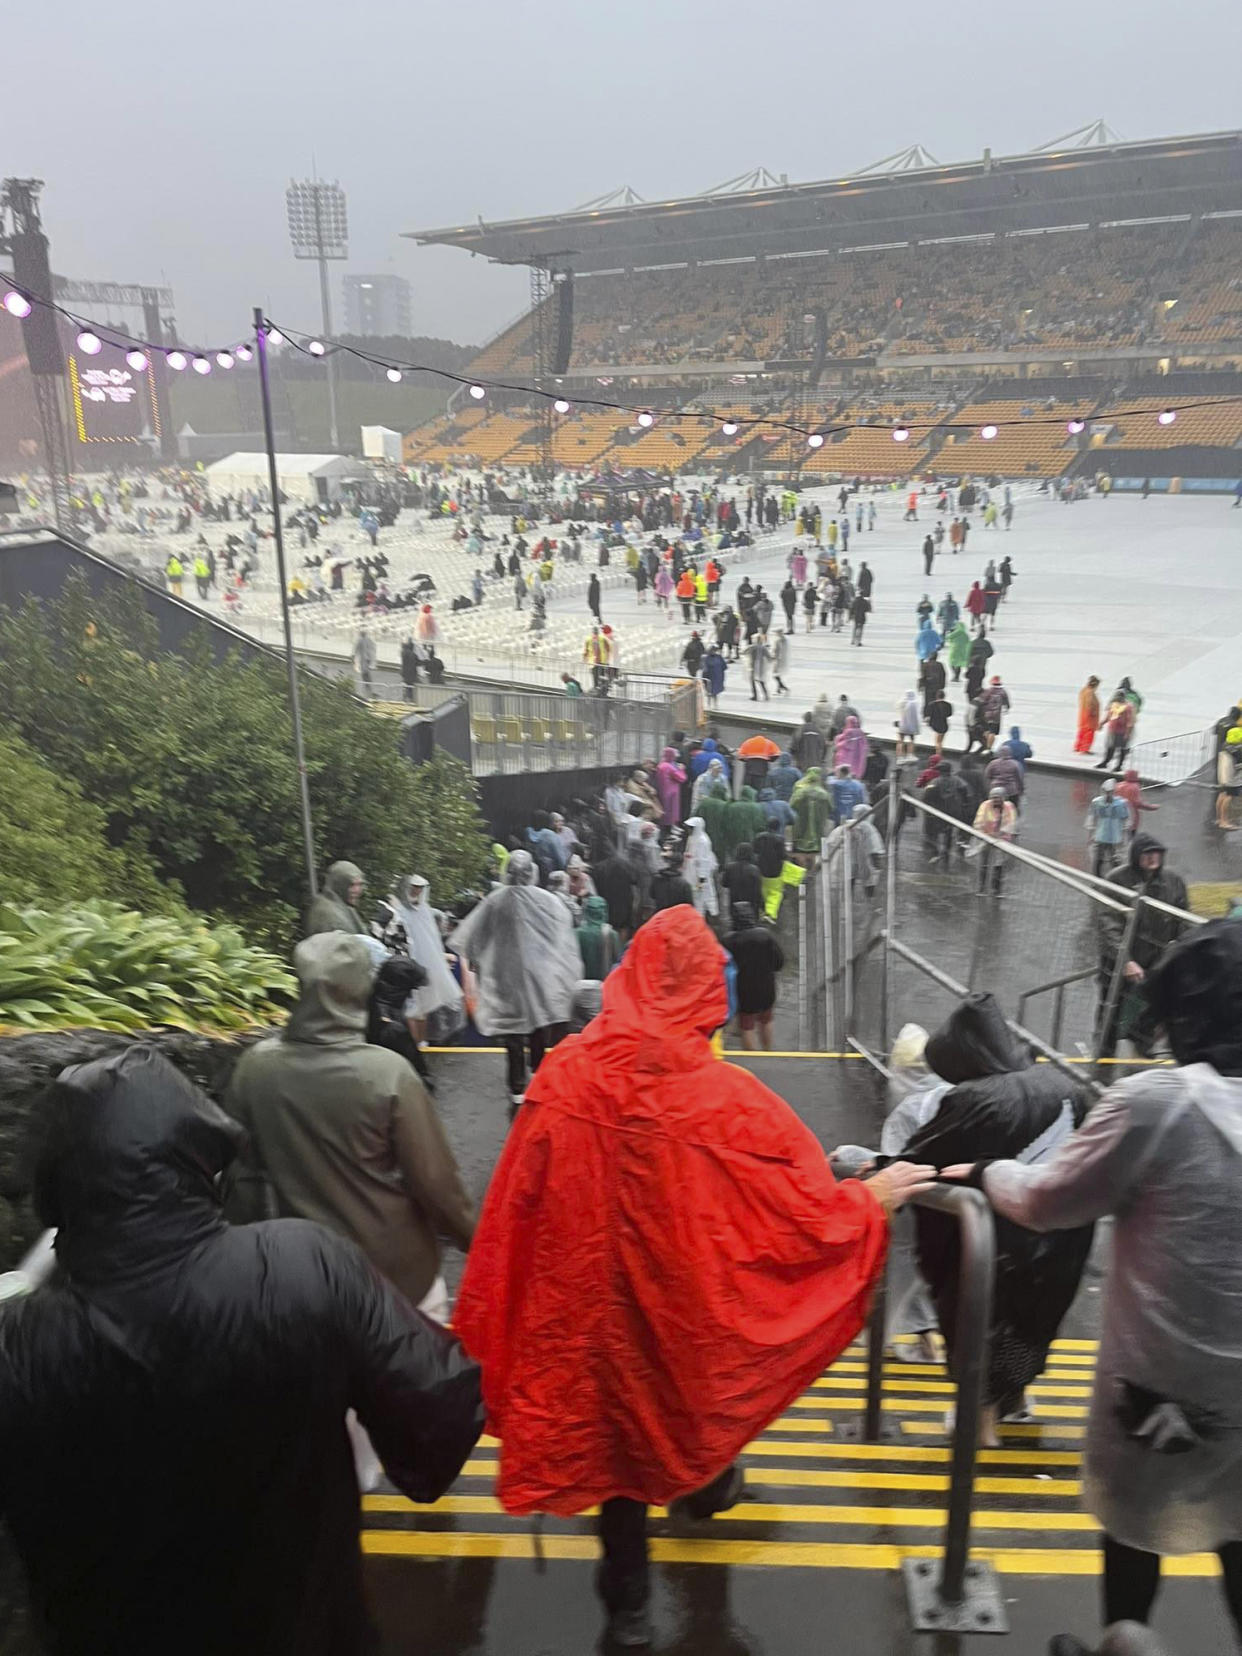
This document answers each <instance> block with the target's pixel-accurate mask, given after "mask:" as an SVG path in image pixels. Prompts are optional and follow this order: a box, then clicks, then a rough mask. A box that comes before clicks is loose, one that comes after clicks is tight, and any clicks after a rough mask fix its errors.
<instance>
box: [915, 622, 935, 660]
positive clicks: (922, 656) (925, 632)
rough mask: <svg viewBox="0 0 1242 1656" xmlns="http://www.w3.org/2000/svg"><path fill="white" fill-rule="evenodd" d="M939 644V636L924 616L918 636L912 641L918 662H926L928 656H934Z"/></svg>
mask: <svg viewBox="0 0 1242 1656" xmlns="http://www.w3.org/2000/svg"><path fill="white" fill-rule="evenodd" d="M940 644H941V638H940V634H939V633H938V632H937V631H936V629H935V627H933V626H932V623H931V619H930V617H928V616H926V615H925V616H924V617H923V622H922V625H921V626H920V627H919V630H918V636H917V637H916V638H915V640H914V648H915V651H916V653H917V655H918V658H919V660H920V661H926V660H927V659H928V657H929V656H934V655H935V653H936V651H937V650H938V649H939V648H940Z"/></svg>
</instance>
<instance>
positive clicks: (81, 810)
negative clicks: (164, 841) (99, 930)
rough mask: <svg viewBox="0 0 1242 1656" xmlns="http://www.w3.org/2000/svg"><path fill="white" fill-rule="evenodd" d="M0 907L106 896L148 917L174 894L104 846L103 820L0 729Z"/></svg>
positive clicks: (135, 859)
mask: <svg viewBox="0 0 1242 1656" xmlns="http://www.w3.org/2000/svg"><path fill="white" fill-rule="evenodd" d="M0 775H2V776H3V778H4V786H3V788H0V903H35V902H38V903H44V902H48V903H56V902H78V903H80V902H83V901H85V900H86V899H87V898H90V897H110V898H114V899H116V900H117V901H118V902H123V903H128V904H132V905H133V906H134V907H135V908H141V909H144V910H146V911H148V912H150V911H152V910H158V909H171V908H175V907H176V906H177V896H178V893H177V892H176V890H175V889H173V888H171V887H169V886H165V885H164V884H163V883H162V882H161V881H160V880H159V878H158V877H157V875H156V873H155V870H154V868H153V867H152V866H151V863H150V861H149V860H148V859H147V858H146V857H143V856H141V855H136V854H133V853H131V852H127V851H124V850H118V849H117V848H116V847H115V846H113V845H111V844H109V842H108V836H107V826H108V824H107V818H106V817H105V815H104V813H103V812H102V811H101V810H100V809H99V807H98V806H97V805H92V804H91V803H90V801H89V800H87V799H85V798H84V797H83V795H82V790H81V789H80V788H79V787H78V786H77V784H76V783H75V782H73V781H72V780H70V779H69V778H67V777H63V776H58V775H57V773H56V772H55V771H54V770H53V769H52V767H51V766H50V765H49V764H48V763H47V762H46V761H45V760H43V759H41V758H40V757H39V755H38V754H37V753H36V752H35V751H34V750H33V749H32V748H31V747H30V746H29V745H28V744H27V743H26V742H24V741H22V739H21V737H20V736H18V735H17V733H16V732H15V731H13V730H12V729H10V728H8V727H7V726H5V725H4V724H3V723H0Z"/></svg>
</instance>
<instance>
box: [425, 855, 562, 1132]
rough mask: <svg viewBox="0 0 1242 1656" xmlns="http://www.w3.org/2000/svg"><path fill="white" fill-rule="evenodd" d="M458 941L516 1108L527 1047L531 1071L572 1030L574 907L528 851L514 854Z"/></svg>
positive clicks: (478, 1018)
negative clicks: (502, 1052)
mask: <svg viewBox="0 0 1242 1656" xmlns="http://www.w3.org/2000/svg"><path fill="white" fill-rule="evenodd" d="M453 947H454V948H455V949H456V950H457V953H458V954H459V955H461V956H462V958H463V959H465V960H468V961H469V962H470V964H471V966H472V967H473V968H474V970H475V973H476V974H477V977H478V987H479V999H478V1008H477V1010H476V1012H475V1020H474V1021H475V1023H476V1024H477V1025H478V1028H479V1030H480V1032H481V1033H482V1034H484V1035H498V1036H500V1037H501V1039H502V1040H503V1041H504V1044H505V1049H506V1052H507V1054H508V1081H509V1101H510V1103H511V1104H512V1105H513V1106H514V1107H515V1108H516V1106H517V1105H519V1104H520V1103H521V1102H522V1100H523V1098H524V1097H525V1093H526V1073H527V1070H526V1064H527V1053H528V1051H529V1057H530V1071H531V1073H532V1074H533V1073H534V1072H535V1070H537V1069H538V1068H539V1065H540V1064H541V1063H542V1061H543V1055H544V1053H545V1052H546V1051H547V1050H548V1048H549V1047H553V1046H555V1045H556V1043H557V1042H558V1041H559V1040H561V1039H562V1038H563V1037H564V1035H565V1034H566V1033H567V1031H568V1029H569V1022H570V1018H571V1016H572V1014H573V1006H574V993H575V991H576V989H577V987H578V981H579V979H580V978H581V976H582V964H581V959H580V957H579V954H578V940H577V938H576V937H575V935H574V924H573V920H572V919H571V917H570V913H569V908H568V906H567V905H566V904H565V903H564V902H563V901H562V900H561V898H559V897H558V896H557V895H556V893H555V892H554V891H542V890H540V888H539V886H538V885H536V884H535V861H534V858H533V857H532V856H531V854H530V852H529V851H514V852H512V853H511V854H510V856H509V860H508V862H507V863H506V865H505V872H504V884H503V885H502V886H500V887H499V889H498V890H496V891H493V892H491V893H489V895H488V896H487V897H485V898H484V900H483V901H482V902H481V903H480V904H479V906H478V908H476V909H475V910H474V912H473V913H472V914H470V915H468V916H467V918H466V919H465V920H463V921H462V923H461V925H460V926H459V927H458V928H457V930H456V931H455V932H454V934H453Z"/></svg>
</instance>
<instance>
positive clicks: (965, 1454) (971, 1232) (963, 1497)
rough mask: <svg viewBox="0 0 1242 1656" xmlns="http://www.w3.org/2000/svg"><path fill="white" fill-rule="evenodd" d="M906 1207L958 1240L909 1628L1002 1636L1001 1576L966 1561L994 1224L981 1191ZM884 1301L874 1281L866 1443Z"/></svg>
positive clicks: (875, 1430) (879, 1381)
mask: <svg viewBox="0 0 1242 1656" xmlns="http://www.w3.org/2000/svg"><path fill="white" fill-rule="evenodd" d="M910 1205H911V1206H912V1207H920V1208H925V1209H928V1210H930V1211H931V1212H933V1213H942V1214H944V1215H945V1216H946V1217H948V1218H951V1219H955V1220H956V1221H957V1226H958V1232H959V1235H960V1237H961V1264H960V1267H959V1277H958V1300H957V1329H956V1331H955V1335H954V1351H955V1353H956V1367H957V1370H958V1373H957V1390H956V1393H955V1397H954V1400H955V1416H954V1425H953V1450H952V1456H951V1459H950V1464H949V1504H948V1514H947V1517H946V1521H945V1527H944V1544H943V1551H942V1554H941V1557H940V1559H939V1560H938V1561H937V1560H936V1559H929V1558H907V1559H905V1560H904V1561H903V1563H902V1575H903V1577H904V1579H905V1584H906V1602H907V1607H908V1609H909V1613H910V1625H911V1627H912V1628H913V1630H914V1631H915V1632H916V1633H1007V1632H1008V1631H1009V1621H1008V1618H1007V1616H1006V1614H1005V1601H1004V1597H1003V1595H1002V1592H1001V1583H1000V1577H999V1576H998V1575H997V1573H996V1570H995V1569H994V1568H993V1566H992V1565H991V1564H988V1563H986V1562H984V1561H983V1560H981V1559H972V1558H971V1556H970V1531H971V1523H972V1520H973V1516H974V1497H975V1467H976V1462H977V1460H978V1452H979V1425H980V1421H981V1420H982V1417H983V1390H984V1376H985V1373H986V1368H987V1351H988V1332H989V1329H990V1328H991V1323H992V1290H993V1285H994V1282H995V1277H996V1227H995V1225H994V1223H993V1220H992V1210H991V1208H990V1207H989V1205H988V1202H987V1198H986V1197H985V1196H984V1195H983V1193H982V1191H978V1190H973V1189H970V1188H968V1187H966V1186H964V1185H936V1186H935V1187H934V1188H933V1189H931V1190H927V1191H924V1192H923V1193H922V1194H921V1195H918V1196H914V1197H912V1198H911V1202H910ZM886 1299H887V1295H886V1293H885V1286H884V1280H883V1278H881V1281H880V1283H879V1284H878V1285H877V1288H876V1294H875V1300H874V1302H873V1304H872V1308H871V1317H870V1320H869V1322H868V1325H867V1398H866V1407H865V1410H864V1413H863V1421H862V1431H861V1437H862V1439H863V1441H864V1442H866V1443H878V1442H879V1441H880V1439H881V1437H882V1435H883V1408H884V1343H885V1306H886Z"/></svg>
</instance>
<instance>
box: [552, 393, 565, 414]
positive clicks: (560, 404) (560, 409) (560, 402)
mask: <svg viewBox="0 0 1242 1656" xmlns="http://www.w3.org/2000/svg"><path fill="white" fill-rule="evenodd" d="M552 406H553V408H554V409H555V410H556V412H557V413H558V414H568V413H569V404H568V403H567V402H566V401H565V399H564V397H558V398H557V399H556V401H555V402H554V403H553V404H552Z"/></svg>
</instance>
